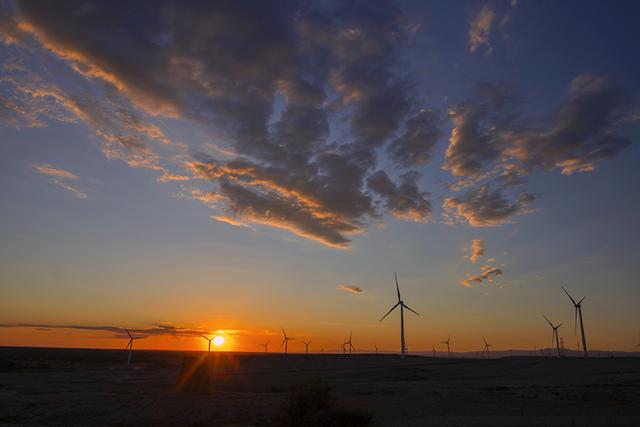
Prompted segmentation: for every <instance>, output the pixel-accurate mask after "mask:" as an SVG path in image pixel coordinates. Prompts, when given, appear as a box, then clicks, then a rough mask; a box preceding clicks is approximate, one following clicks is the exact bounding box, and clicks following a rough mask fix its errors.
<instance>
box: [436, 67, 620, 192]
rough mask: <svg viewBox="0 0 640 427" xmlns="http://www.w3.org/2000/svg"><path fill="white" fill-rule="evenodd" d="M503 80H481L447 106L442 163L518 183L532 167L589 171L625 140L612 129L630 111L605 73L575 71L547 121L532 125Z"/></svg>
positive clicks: (468, 174)
mask: <svg viewBox="0 0 640 427" xmlns="http://www.w3.org/2000/svg"><path fill="white" fill-rule="evenodd" d="M519 104H520V102H519V101H518V99H517V98H516V97H515V96H514V95H513V94H512V93H511V92H510V90H509V89H508V88H507V87H505V86H503V85H493V84H489V83H481V84H479V85H478V86H477V87H476V90H475V96H474V97H473V98H472V99H471V100H469V101H468V102H466V103H463V104H460V105H458V106H457V107H454V108H453V109H452V111H451V119H452V121H453V126H454V127H453V130H452V132H451V137H450V139H449V146H448V148H447V152H446V156H445V161H444V164H443V168H444V169H446V170H448V171H449V172H451V173H452V174H453V175H454V176H456V177H461V178H467V179H471V180H477V179H481V178H484V177H486V176H487V175H488V174H490V175H496V174H498V175H499V176H501V177H502V179H503V181H504V182H505V183H509V184H515V183H521V182H522V180H521V178H522V176H523V175H526V174H528V173H529V172H531V171H532V170H534V169H535V168H540V169H547V170H551V169H560V171H561V172H562V173H563V174H566V175H570V174H572V173H575V172H584V171H591V170H594V169H595V168H596V167H597V164H598V163H599V162H600V161H602V160H605V159H610V158H612V157H613V156H614V155H615V154H616V153H617V152H619V151H620V150H621V149H623V148H624V147H626V146H628V145H629V144H630V140H629V139H628V138H627V137H624V136H622V135H621V134H619V133H618V132H617V129H618V127H619V126H620V125H621V124H622V123H623V122H624V121H625V120H627V119H628V117H629V115H630V110H629V102H628V99H627V97H626V96H625V95H624V92H623V91H622V90H620V89H619V88H617V87H616V86H615V85H614V84H613V83H612V82H611V81H610V80H608V79H607V78H604V77H595V76H591V75H580V76H578V77H576V78H575V79H574V80H573V82H572V83H571V86H570V89H569V92H568V94H567V99H566V100H565V101H564V102H562V104H561V105H560V106H559V107H558V108H557V109H556V111H555V112H553V113H552V114H551V115H550V118H549V120H548V121H547V123H546V124H544V125H540V126H532V125H529V124H526V122H527V120H526V118H525V117H523V116H522V114H519V110H520V108H519Z"/></svg>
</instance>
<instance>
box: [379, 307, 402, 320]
mask: <svg viewBox="0 0 640 427" xmlns="http://www.w3.org/2000/svg"><path fill="white" fill-rule="evenodd" d="M399 305H400V303H397V304H396V305H394V306H393V307H391V310H389V311H387V314H385V315H384V316H382V319H380V322H382V321H383V320H384V319H385V317H387V316H388V315H389V313H391V312H392V311H393V310H395V308H396V307H397V306H399Z"/></svg>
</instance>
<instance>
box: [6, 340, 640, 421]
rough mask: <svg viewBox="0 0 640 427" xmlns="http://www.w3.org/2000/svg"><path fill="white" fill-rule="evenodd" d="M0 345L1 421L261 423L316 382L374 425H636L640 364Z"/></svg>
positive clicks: (634, 361) (639, 408)
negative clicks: (192, 380)
mask: <svg viewBox="0 0 640 427" xmlns="http://www.w3.org/2000/svg"><path fill="white" fill-rule="evenodd" d="M199 355H201V354H198V353H186V352H185V353H182V352H168V351H167V352H165V351H137V352H135V353H134V357H133V363H132V365H131V366H127V365H126V353H125V352H124V351H104V350H102V351H100V350H66V349H16V348H0V426H22V425H29V426H31V425H65V426H74V425H87V426H133V425H136V426H139V425H153V426H182V425H184V426H223V425H225V426H268V425H270V420H271V418H272V416H273V414H274V413H275V412H276V411H277V410H278V408H279V407H280V405H281V404H282V402H283V401H284V400H285V399H286V398H287V395H288V390H289V388H290V386H291V385H294V384H302V383H309V382H311V381H314V380H318V379H320V380H322V381H324V382H326V383H328V384H329V385H330V386H331V387H332V389H333V395H334V396H335V397H336V399H337V401H338V402H339V404H340V405H341V406H343V407H346V408H352V409H357V410H363V411H366V412H368V413H370V414H372V415H373V425H375V426H617V425H620V426H640V359H633V358H628V359H588V360H583V359H546V358H535V357H532V358H503V359H494V360H470V359H464V360H451V359H442V358H436V359H433V358H428V357H409V358H407V359H405V360H403V361H401V360H400V359H399V358H398V357H397V356H391V355H379V356H377V355H353V356H348V355H329V354H322V355H320V354H317V355H299V354H296V355H293V354H292V355H287V356H285V355H282V354H267V355H264V354H231V353H212V354H211V356H210V357H209V360H208V369H209V372H210V373H211V381H210V384H209V385H208V386H207V387H206V388H205V389H204V390H203V391H202V392H201V393H185V392H179V391H178V390H177V389H176V385H177V383H178V379H179V378H180V375H181V371H182V365H183V359H184V358H185V357H187V358H191V359H193V358H194V357H195V356H199Z"/></svg>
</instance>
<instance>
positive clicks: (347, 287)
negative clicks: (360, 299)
mask: <svg viewBox="0 0 640 427" xmlns="http://www.w3.org/2000/svg"><path fill="white" fill-rule="evenodd" d="M336 289H337V290H339V291H344V292H349V293H351V294H356V295H357V294H361V293H363V292H364V290H363V289H362V288H361V287H360V286H355V285H338V286H337V287H336Z"/></svg>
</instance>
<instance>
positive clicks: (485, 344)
mask: <svg viewBox="0 0 640 427" xmlns="http://www.w3.org/2000/svg"><path fill="white" fill-rule="evenodd" d="M482 341H484V350H482V351H484V353H485V354H486V355H487V359H491V355H490V354H489V347H493V344H489V343H488V342H487V340H485V339H484V337H482Z"/></svg>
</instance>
